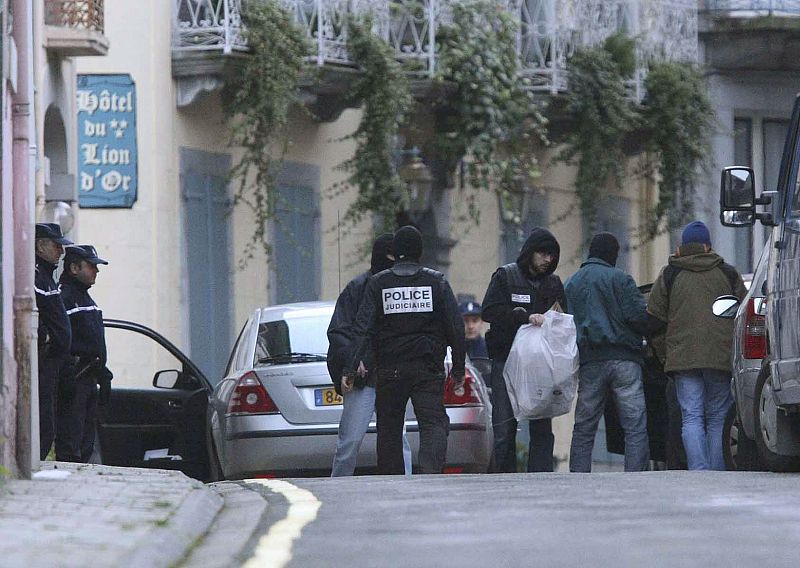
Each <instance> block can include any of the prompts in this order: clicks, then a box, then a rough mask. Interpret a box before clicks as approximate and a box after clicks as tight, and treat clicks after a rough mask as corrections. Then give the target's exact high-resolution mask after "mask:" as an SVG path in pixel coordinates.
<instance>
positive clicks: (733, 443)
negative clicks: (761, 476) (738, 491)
mask: <svg viewBox="0 0 800 568" xmlns="http://www.w3.org/2000/svg"><path fill="white" fill-rule="evenodd" d="M722 439H723V441H724V442H723V446H722V453H723V455H724V456H725V468H726V469H727V470H728V471H759V470H760V469H761V468H760V465H761V463H760V460H759V459H758V448H756V443H755V442H754V441H753V440H751V439H750V438H748V437H747V435H746V434H745V433H744V429H743V428H742V427H741V425H740V424H739V418H738V416H737V414H736V405H735V404H734V405H731V408H730V410H728V414H727V416H725V426H724V427H723V429H722Z"/></svg>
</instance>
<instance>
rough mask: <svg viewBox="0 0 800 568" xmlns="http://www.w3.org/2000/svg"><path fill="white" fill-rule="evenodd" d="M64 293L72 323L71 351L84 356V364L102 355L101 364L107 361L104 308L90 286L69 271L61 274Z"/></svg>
mask: <svg viewBox="0 0 800 568" xmlns="http://www.w3.org/2000/svg"><path fill="white" fill-rule="evenodd" d="M61 297H62V298H63V300H64V307H65V308H66V310H67V315H68V316H69V321H70V324H71V325H72V348H71V350H70V353H71V354H72V355H73V356H74V357H79V358H80V359H81V364H85V363H88V362H89V361H93V360H94V359H100V364H99V367H100V368H102V367H104V366H105V364H106V334H105V328H104V327H103V312H102V311H101V310H100V308H98V307H97V304H95V303H94V300H93V299H92V297H91V296H90V295H89V286H87V285H86V284H83V283H82V282H80V281H78V280H76V279H75V278H73V277H72V276H68V275H66V274H62V275H61Z"/></svg>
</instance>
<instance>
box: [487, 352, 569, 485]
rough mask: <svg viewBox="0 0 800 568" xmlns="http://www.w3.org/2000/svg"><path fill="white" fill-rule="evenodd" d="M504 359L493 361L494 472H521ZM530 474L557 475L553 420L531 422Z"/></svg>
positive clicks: (529, 426)
mask: <svg viewBox="0 0 800 568" xmlns="http://www.w3.org/2000/svg"><path fill="white" fill-rule="evenodd" d="M505 365H506V362H505V360H504V359H495V360H493V361H492V426H493V428H494V471H495V472H497V473H514V472H516V471H517V420H516V419H515V418H514V410H513V409H512V407H511V400H510V399H509V398H508V391H507V390H506V381H505V379H504V378H503V368H504V367H505ZM528 428H529V432H530V437H531V441H530V445H529V446H528V471H553V444H554V442H555V438H554V436H553V423H552V420H551V419H550V418H543V419H541V420H530V421H529V425H528Z"/></svg>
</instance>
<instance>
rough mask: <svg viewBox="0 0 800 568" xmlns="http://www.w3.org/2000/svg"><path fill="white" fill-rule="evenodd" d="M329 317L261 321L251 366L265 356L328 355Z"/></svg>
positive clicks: (326, 315)
mask: <svg viewBox="0 0 800 568" xmlns="http://www.w3.org/2000/svg"><path fill="white" fill-rule="evenodd" d="M330 319H331V314H330V313H325V314H314V315H308V316H303V315H291V316H289V315H287V317H286V318H285V319H282V320H275V321H266V322H264V321H262V322H261V323H259V325H258V338H257V339H256V352H255V359H254V364H255V363H256V362H257V361H259V360H261V359H263V358H264V357H275V356H279V355H284V354H287V353H313V354H317V355H325V354H326V353H327V352H328V336H327V331H328V324H329V323H330Z"/></svg>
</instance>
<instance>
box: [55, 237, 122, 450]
mask: <svg viewBox="0 0 800 568" xmlns="http://www.w3.org/2000/svg"><path fill="white" fill-rule="evenodd" d="M100 264H108V261H105V260H103V259H102V258H100V257H99V256H97V251H96V250H95V248H94V247H93V246H91V245H73V246H69V247H67V249H66V254H65V255H64V272H63V273H62V274H61V280H60V282H61V296H62V298H63V299H64V307H65V308H66V310H67V315H68V316H69V321H70V325H71V326H72V347H71V349H70V353H71V355H72V356H71V357H70V361H69V363H68V364H67V365H65V366H64V368H63V369H62V370H61V375H60V376H59V379H58V405H57V406H58V409H57V416H58V420H57V424H58V428H57V432H56V459H57V460H58V461H66V462H77V463H88V462H89V458H91V456H92V452H93V451H94V440H95V432H96V426H95V416H96V414H97V404H98V402H99V403H100V404H101V405H105V404H108V401H109V397H110V396H111V379H112V378H113V377H114V375H112V374H111V371H109V370H108V367H106V358H107V353H106V335H105V328H104V327H103V312H102V311H101V310H100V308H98V307H97V304H95V302H94V300H93V299H92V297H91V296H90V295H89V288H91V287H92V286H94V284H95V281H96V280H97V274H98V272H99V269H98V266H99V265H100ZM98 386H99V387H100V393H99V395H98V392H97V387H98Z"/></svg>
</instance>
